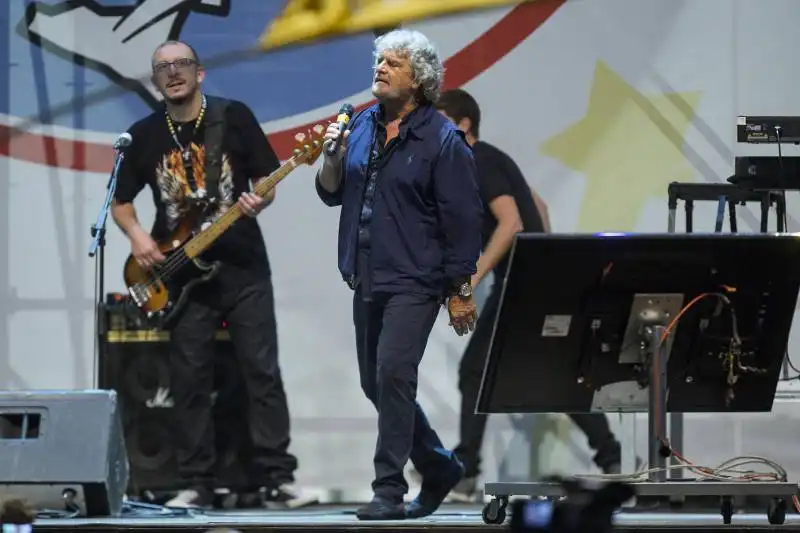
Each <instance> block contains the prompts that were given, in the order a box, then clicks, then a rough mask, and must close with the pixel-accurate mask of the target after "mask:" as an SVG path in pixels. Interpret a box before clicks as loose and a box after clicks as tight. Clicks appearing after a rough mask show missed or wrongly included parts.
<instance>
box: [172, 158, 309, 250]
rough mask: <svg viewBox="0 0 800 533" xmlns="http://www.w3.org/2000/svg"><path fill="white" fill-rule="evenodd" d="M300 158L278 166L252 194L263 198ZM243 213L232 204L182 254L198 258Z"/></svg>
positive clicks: (237, 206)
mask: <svg viewBox="0 0 800 533" xmlns="http://www.w3.org/2000/svg"><path fill="white" fill-rule="evenodd" d="M301 157H302V156H294V157H292V158H291V159H289V160H288V161H286V163H284V164H283V165H281V166H280V168H278V170H276V171H275V172H273V173H272V174H270V175H269V176H267V177H266V178H264V179H262V180H261V181H259V182H258V183H256V186H255V187H254V189H253V193H255V194H257V195H258V196H260V197H262V198H263V197H265V196H266V195H267V193H269V191H271V190H272V189H273V188H274V187H275V186H276V185H278V183H280V181H281V180H282V179H283V178H285V177H286V176H288V175H289V174H290V173H291V172H292V171H293V170H294V169H296V168H297V167H298V166H300V163H301ZM242 216H244V213H242V210H241V208H240V207H239V204H234V205H233V206H232V207H231V208H230V209H228V210H227V211H226V212H225V213H223V214H222V216H220V217H219V218H218V219H217V220H216V221H214V223H212V224H211V225H210V226H209V227H207V228H206V229H204V230H203V231H201V232H200V233H198V234H197V235H195V236H194V237H192V239H191V240H190V241H189V242H187V243H186V245H185V246H184V248H183V249H184V253H185V254H186V256H187V257H189V258H194V257H197V256H199V255H200V254H201V253H203V252H204V251H206V250H207V249H208V247H209V246H211V245H212V244H213V243H214V241H216V240H217V239H218V238H219V236H220V235H222V234H223V233H225V232H226V231H228V228H230V227H231V226H232V225H233V223H234V222H236V221H237V220H239V219H240V218H241V217H242Z"/></svg>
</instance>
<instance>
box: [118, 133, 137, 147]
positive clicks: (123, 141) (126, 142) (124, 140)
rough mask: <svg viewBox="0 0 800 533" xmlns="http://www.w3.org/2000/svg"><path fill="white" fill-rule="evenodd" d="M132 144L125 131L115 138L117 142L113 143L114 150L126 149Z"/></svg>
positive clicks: (129, 136) (128, 134)
mask: <svg viewBox="0 0 800 533" xmlns="http://www.w3.org/2000/svg"><path fill="white" fill-rule="evenodd" d="M132 142H133V137H131V134H130V133H128V132H127V131H126V132H125V133H123V134H122V135H120V136H119V137H117V140H116V141H114V150H121V149H123V148H127V147H128V146H130V145H131V143H132Z"/></svg>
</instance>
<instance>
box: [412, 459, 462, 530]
mask: <svg viewBox="0 0 800 533" xmlns="http://www.w3.org/2000/svg"><path fill="white" fill-rule="evenodd" d="M463 478H464V465H463V464H461V461H459V460H458V458H457V457H456V456H455V455H451V456H450V462H449V463H448V465H447V466H446V467H443V468H442V470H441V471H440V472H439V473H438V475H437V477H436V479H430V480H427V481H426V480H425V479H424V478H423V480H422V489H421V490H420V491H419V495H418V496H417V497H416V498H414V501H412V502H411V503H409V504H408V505H407V506H406V517H408V518H422V517H424V516H428V515H432V514H433V513H435V512H436V510H437V509H438V508H439V506H441V505H442V502H443V501H444V500H445V498H447V495H448V494H450V491H451V490H453V489H454V488H455V487H456V486H457V485H458V483H459V482H460V481H461V480H462V479H463Z"/></svg>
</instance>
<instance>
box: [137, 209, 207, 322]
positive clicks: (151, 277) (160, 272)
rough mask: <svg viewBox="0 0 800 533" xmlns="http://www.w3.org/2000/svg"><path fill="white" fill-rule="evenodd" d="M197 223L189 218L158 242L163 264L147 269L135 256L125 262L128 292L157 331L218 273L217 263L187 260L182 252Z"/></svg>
mask: <svg viewBox="0 0 800 533" xmlns="http://www.w3.org/2000/svg"><path fill="white" fill-rule="evenodd" d="M196 220H197V217H196V216H189V217H186V218H185V219H184V220H183V221H182V223H181V224H180V225H179V226H178V227H177V228H176V229H175V231H173V232H172V234H170V236H169V237H168V238H166V239H164V240H162V241H160V242H158V243H157V244H158V249H159V251H161V253H162V254H163V255H164V257H165V258H166V259H165V260H164V262H162V263H161V264H160V265H156V266H155V267H154V268H152V269H147V270H145V269H143V268H142V267H140V266H139V263H137V262H136V259H134V257H133V255H129V256H128V259H127V260H126V261H125V267H124V269H123V278H124V279H125V285H126V286H127V287H128V292H129V293H130V295H131V297H132V298H133V300H134V302H136V304H137V305H138V306H139V308H140V309H141V310H142V312H143V313H144V314H145V316H146V318H147V320H148V323H149V324H150V325H151V326H152V327H154V328H158V329H161V328H165V327H168V326H170V325H171V324H172V322H173V321H174V319H175V318H176V316H177V315H178V313H179V312H180V310H181V308H182V307H183V306H184V304H185V303H186V299H187V297H188V296H189V293H190V292H191V291H192V289H194V288H195V287H196V286H197V285H200V284H203V283H206V282H208V281H209V280H211V279H213V278H214V277H215V276H216V275H217V272H218V271H219V263H218V262H213V263H208V262H205V261H202V260H201V259H199V258H187V257H186V256H185V254H184V253H183V245H184V244H185V243H186V242H188V241H189V240H190V239H191V238H192V237H193V236H194V235H195V229H194V228H195V227H196V225H195V224H196V223H195V221H196Z"/></svg>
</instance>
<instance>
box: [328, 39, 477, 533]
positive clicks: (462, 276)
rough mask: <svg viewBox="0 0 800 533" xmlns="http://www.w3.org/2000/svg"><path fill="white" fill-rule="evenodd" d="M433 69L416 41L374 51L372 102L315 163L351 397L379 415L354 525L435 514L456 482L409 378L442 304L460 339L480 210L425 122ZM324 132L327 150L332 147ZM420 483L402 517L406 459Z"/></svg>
mask: <svg viewBox="0 0 800 533" xmlns="http://www.w3.org/2000/svg"><path fill="white" fill-rule="evenodd" d="M443 71H444V69H443V66H442V62H441V59H440V58H439V54H438V52H437V50H436V48H435V47H434V46H433V44H431V42H430V41H429V40H428V39H427V37H425V36H424V35H423V34H421V33H419V32H417V31H413V30H407V29H401V30H395V31H392V32H389V33H387V34H385V35H383V36H381V37H379V38H377V39H376V40H375V63H374V74H375V75H374V78H373V84H372V93H373V95H375V97H376V98H377V100H378V103H376V104H375V105H372V106H371V107H369V108H367V109H365V110H363V111H362V112H360V113H359V114H357V115H356V116H355V117H353V120H352V121H351V122H350V125H349V129H348V131H345V132H344V133H343V134H342V139H340V144H339V148H338V149H337V151H336V153H335V154H334V155H332V156H330V155H327V153H326V155H325V156H324V160H323V164H322V167H321V169H320V170H319V172H318V174H317V179H316V188H317V193H318V194H319V196H320V198H321V199H322V201H323V202H325V203H326V204H327V205H329V206H341V214H340V221H339V270H340V272H341V274H342V277H343V278H344V280H345V281H346V282H347V283H348V285H349V286H350V287H351V288H352V289H354V296H353V323H354V326H355V333H356V352H357V355H358V369H359V375H360V378H361V388H362V389H363V390H364V393H365V394H366V396H367V398H368V399H369V400H370V401H371V402H372V403H373V404H374V405H375V407H376V409H377V411H378V442H377V446H376V450H375V457H374V464H375V480H374V481H373V483H372V489H373V493H374V497H373V499H372V501H371V502H370V503H369V504H367V505H365V506H364V507H362V508H360V509H358V511H357V516H358V517H359V518H360V519H362V520H370V519H373V520H379V519H401V518H404V517H408V518H415V517H422V516H426V515H429V514H431V513H433V512H434V511H436V509H438V507H439V506H440V505H441V503H442V501H443V500H444V498H445V497H446V496H447V494H448V493H449V492H450V490H451V489H452V488H453V487H454V486H456V485H457V484H458V482H459V481H460V480H461V479H462V477H463V474H464V469H463V466H462V465H461V463H460V461H459V460H458V459H457V458H456V457H455V455H454V454H453V453H452V452H451V451H449V450H446V449H445V448H444V447H443V446H442V443H441V441H440V440H439V437H438V436H437V434H436V432H435V431H434V430H433V429H432V428H431V426H430V424H429V423H428V419H427V417H426V416H425V413H424V412H423V410H422V408H421V407H420V406H419V404H418V403H417V402H416V395H417V370H418V366H419V364H420V361H421V359H422V355H423V353H424V351H425V346H426V344H427V342H428V336H429V335H430V332H431V329H432V328H433V324H434V322H435V321H436V317H437V315H438V313H439V309H440V307H441V305H442V303H446V305H447V308H448V312H449V315H450V322H451V324H452V326H453V328H454V329H455V330H456V332H457V333H458V334H459V335H463V334H466V333H468V332H469V331H471V330H472V328H473V327H474V322H475V319H476V314H475V304H474V302H473V300H472V287H471V284H470V279H471V277H472V276H473V275H474V274H475V272H476V263H477V260H478V257H479V255H480V231H481V216H482V211H481V209H482V208H481V200H480V196H479V194H478V187H477V183H476V169H475V162H474V160H473V158H472V151H471V150H470V147H469V145H468V144H467V142H466V140H465V138H464V135H463V133H462V132H461V131H459V130H458V128H456V127H455V126H454V125H453V124H452V123H451V122H450V121H449V120H447V119H446V118H445V117H443V116H442V115H440V114H439V113H438V112H437V111H436V107H435V106H434V103H435V102H436V100H437V98H438V97H439V93H440V90H441V85H442V75H443ZM339 131H340V130H339V128H338V126H337V125H336V124H332V125H331V126H330V127H329V128H328V131H327V133H326V136H325V137H326V146H327V145H329V144H330V143H331V142H332V141H333V140H334V139H337V138H338V137H339ZM409 458H410V459H411V461H412V462H413V463H414V465H415V467H416V469H417V471H419V472H420V474H421V475H422V478H423V482H422V489H421V491H420V493H419V495H418V496H417V497H416V499H415V500H414V501H413V502H412V503H411V504H409V505H408V507H407V508H404V506H403V496H404V495H405V494H406V492H408V484H407V482H406V479H405V477H404V473H403V469H404V467H405V465H406V463H407V462H408V459H409Z"/></svg>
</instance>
